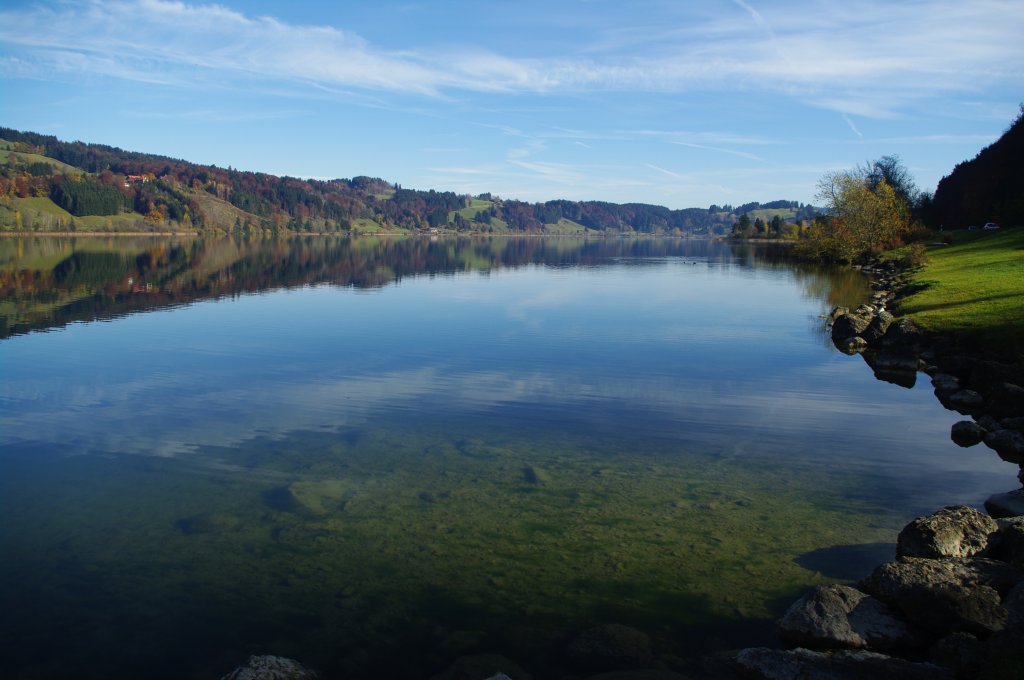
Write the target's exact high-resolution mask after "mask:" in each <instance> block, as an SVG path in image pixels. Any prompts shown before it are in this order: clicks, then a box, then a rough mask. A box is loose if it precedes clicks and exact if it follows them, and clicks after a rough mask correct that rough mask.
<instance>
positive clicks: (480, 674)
mask: <svg viewBox="0 0 1024 680" xmlns="http://www.w3.org/2000/svg"><path fill="white" fill-rule="evenodd" d="M484 678H486V679H487V680H493V679H494V678H499V679H500V678H508V679H509V680H528V679H529V678H530V675H529V673H527V672H526V671H524V670H523V669H522V668H520V667H519V666H518V665H517V664H516V663H515V662H514V661H510V660H509V659H507V658H505V657H504V656H502V655H501V654H472V655H470V656H460V657H459V658H458V659H456V660H455V663H453V664H452V665H451V666H450V667H449V668H448V669H447V670H445V671H443V672H441V673H438V674H437V675H435V676H433V677H432V678H431V680H483V679H484Z"/></svg>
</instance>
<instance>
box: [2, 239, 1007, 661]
mask: <svg viewBox="0 0 1024 680" xmlns="http://www.w3.org/2000/svg"><path fill="white" fill-rule="evenodd" d="M0 264H2V281H0V283H2V291H3V292H2V297H0V323H2V326H0V338H2V339H0V375H2V378H3V380H2V383H0V403H2V410H0V516H2V517H3V519H4V521H3V523H2V525H0V602H2V603H3V606H0V620H2V625H0V649H2V652H3V658H4V667H5V671H6V672H8V673H11V675H8V677H17V678H64V677H71V676H73V677H77V678H121V677H125V678H138V677H146V678H158V679H159V678H176V679H180V678H217V677H220V676H221V675H223V674H225V673H227V672H228V671H229V670H231V669H232V668H234V667H235V666H237V665H239V664H240V663H242V662H244V660H245V659H246V657H247V656H248V655H250V654H279V655H283V656H290V657H293V658H297V659H299V660H301V661H303V662H304V663H305V664H307V665H310V666H312V667H315V668H318V669H320V670H322V671H324V672H325V673H326V674H327V675H328V677H338V678H341V677H346V678H349V677H350V678H369V677H374V678H383V677H406V678H419V677H423V678H427V677H430V676H432V675H434V674H436V673H439V672H442V671H444V670H445V669H446V668H449V667H450V666H451V665H452V664H453V662H454V661H455V660H456V659H458V658H459V657H463V656H467V655H474V654H483V653H490V654H502V655H504V656H505V657H508V658H509V659H511V660H512V661H514V662H515V663H516V664H518V665H519V666H521V667H524V668H526V669H527V670H529V671H530V672H531V673H533V675H534V677H535V678H544V677H561V676H562V675H564V674H567V673H570V672H574V670H575V669H574V668H572V664H571V662H569V661H567V660H566V658H565V655H564V649H565V646H566V641H568V640H571V639H572V637H573V636H574V635H575V634H577V633H578V632H579V631H580V630H584V629H586V628H588V627H590V626H594V625H597V624H603V623H618V624H624V625H627V626H631V627H633V628H636V629H639V630H642V631H643V632H645V633H646V634H647V635H649V636H650V637H651V639H652V643H653V648H654V652H655V653H656V654H657V655H659V658H660V659H661V661H662V665H664V666H668V667H681V668H683V669H686V668H687V667H688V666H687V664H689V663H691V660H692V659H693V658H695V657H696V656H698V655H700V654H706V653H709V652H714V651H716V650H723V649H730V648H736V647H740V646H747V645H755V644H769V645H772V644H775V639H774V637H773V621H774V619H775V618H776V617H777V616H779V615H780V614H781V612H782V611H784V610H785V608H786V607H787V606H788V604H789V603H790V602H791V601H792V600H793V599H794V598H795V597H796V596H797V595H798V594H799V593H800V592H801V591H802V590H803V589H805V588H807V587H809V586H812V585H815V584H820V583H826V582H833V581H836V580H855V579H857V578H859V577H861V576H863V575H866V573H867V572H868V571H870V569H871V568H872V567H873V566H874V564H876V563H877V562H880V561H883V560H886V559H890V558H891V556H892V554H893V543H894V541H895V536H896V533H897V532H898V531H899V529H900V528H901V527H902V526H903V525H904V524H905V523H906V522H907V521H909V520H910V519H911V518H913V517H914V516H916V515H919V514H923V513H927V512H931V511H933V510H935V509H937V508H938V507H941V506H944V505H948V504H953V503H966V504H969V505H974V506H979V505H980V503H981V501H982V500H983V499H984V498H985V497H986V496H987V495H988V494H990V493H992V492H995V491H1002V490H1004V488H1005V487H1006V486H1007V484H1011V482H1013V481H1014V475H1015V472H1016V470H1015V468H1014V466H1010V465H1008V464H1006V463H1003V462H1001V461H999V459H998V458H997V457H996V456H995V455H994V454H992V452H990V451H988V450H987V449H984V448H983V447H978V448H975V449H970V450H964V449H960V448H958V447H957V446H955V445H954V444H952V443H951V442H950V440H949V427H950V425H951V424H952V423H953V422H955V421H956V420H959V419H961V417H960V416H959V415H958V414H955V413H952V412H949V411H946V410H944V409H943V408H942V406H941V405H940V404H939V403H938V401H937V400H936V399H935V397H934V395H933V394H932V390H931V386H930V385H929V383H928V381H927V379H925V380H919V381H918V384H917V385H916V386H915V387H914V388H912V389H907V388H904V387H900V386H897V385H894V384H890V383H888V382H884V381H879V380H876V379H875V377H874V376H873V374H872V372H871V370H870V369H869V368H868V366H867V365H865V363H864V361H863V360H862V359H861V358H859V357H856V356H854V357H850V356H846V355H844V354H841V353H839V352H837V351H835V350H834V349H833V348H832V347H831V343H830V341H829V339H828V334H827V333H826V331H825V327H824V320H823V319H822V318H821V315H822V314H824V313H826V312H827V311H828V310H829V309H830V308H831V307H832V306H833V305H835V304H845V305H851V306H852V305H856V304H857V303H859V302H861V301H863V300H864V299H866V297H867V296H868V295H869V289H868V286H867V282H866V281H865V280H864V278H863V277H862V275H861V274H859V273H857V272H853V271H849V270H829V269H826V268H820V267H808V266H798V265H794V264H790V263H787V262H786V261H785V258H784V257H782V256H780V254H779V253H778V251H777V249H772V248H768V247H766V246H756V245H751V244H746V245H733V244H729V243H725V242H717V241H700V240H684V239H664V240H656V239H642V240H639V239H637V240H634V239H597V240H578V239H568V238H548V239H542V238H496V239H490V240H487V239H468V238H467V239H455V238H451V239H444V238H442V239H433V240H430V239H417V238H411V239H393V240H391V239H375V238H369V237H360V238H358V239H354V240H348V239H340V238H337V239H335V238H326V237H323V238H321V237H305V238H296V239H291V240H288V239H255V240H241V239H231V238H221V239H206V240H202V239H193V238H177V239H168V238H165V239H159V238H148V239H147V238H138V239H136V238H127V237H122V238H113V237H110V238H108V237H88V238H86V237H80V238H21V239H15V238H5V239H3V240H0ZM1011 485H1012V484H1011Z"/></svg>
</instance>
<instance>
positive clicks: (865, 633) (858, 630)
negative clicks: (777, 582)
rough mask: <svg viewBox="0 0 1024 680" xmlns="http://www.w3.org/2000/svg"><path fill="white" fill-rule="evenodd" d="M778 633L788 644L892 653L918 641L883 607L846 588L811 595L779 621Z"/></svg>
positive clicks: (828, 588)
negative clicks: (889, 651)
mask: <svg viewBox="0 0 1024 680" xmlns="http://www.w3.org/2000/svg"><path fill="white" fill-rule="evenodd" d="M778 631H779V635H780V637H782V638H783V639H784V640H786V641H787V642H790V643H793V644H796V645H800V646H808V647H831V648H834V647H849V648H853V649H862V648H871V649H891V648H893V647H905V646H910V645H913V644H915V643H916V642H917V639H918V638H917V636H916V635H914V634H913V633H912V632H911V630H910V629H909V628H908V627H907V624H906V623H905V622H903V621H901V620H900V619H898V618H896V617H895V616H894V615H893V613H892V611H891V610H890V609H889V607H888V606H886V605H885V604H884V603H882V602H880V601H879V600H877V599H875V598H873V597H871V596H870V595H867V594H865V593H862V592H860V591H859V590H856V589H854V588H850V587H849V586H843V585H827V586H818V587H816V588H814V589H813V590H811V591H810V592H808V593H807V594H806V595H804V596H803V597H801V598H800V599H799V600H797V601H796V602H794V603H793V605H792V606H790V608H789V610H787V611H786V614H785V615H784V616H783V617H782V618H781V619H780V620H779V623H778Z"/></svg>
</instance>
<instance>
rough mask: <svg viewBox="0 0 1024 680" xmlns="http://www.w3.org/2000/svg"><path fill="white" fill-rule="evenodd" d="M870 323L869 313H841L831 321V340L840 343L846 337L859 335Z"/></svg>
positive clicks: (837, 344)
mask: <svg viewBox="0 0 1024 680" xmlns="http://www.w3.org/2000/svg"><path fill="white" fill-rule="evenodd" d="M870 324H871V314H862V313H849V314H843V315H842V316H839V317H837V318H836V320H835V321H833V322H832V342H834V343H835V344H836V346H839V345H841V344H842V343H843V342H844V341H845V340H846V339H847V338H852V337H853V336H855V335H861V334H862V333H863V332H864V331H865V330H867V327H868V326H869V325H870Z"/></svg>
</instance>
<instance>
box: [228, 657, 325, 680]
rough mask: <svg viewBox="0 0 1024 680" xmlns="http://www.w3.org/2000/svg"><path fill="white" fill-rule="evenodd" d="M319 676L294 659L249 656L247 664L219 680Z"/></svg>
mask: <svg viewBox="0 0 1024 680" xmlns="http://www.w3.org/2000/svg"><path fill="white" fill-rule="evenodd" d="M319 677H320V676H319V675H317V673H315V672H314V671H311V670H309V669H308V668H306V667H305V666H303V665H302V664H301V663H299V662H298V661H295V660H294V659H286V658H285V657H283V656H250V657H249V662H248V663H247V664H246V665H244V666H239V667H238V668H236V669H235V670H233V671H231V672H230V673H228V674H227V675H225V676H224V677H223V678H221V680H317V679H318V678H319Z"/></svg>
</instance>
